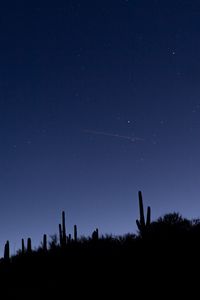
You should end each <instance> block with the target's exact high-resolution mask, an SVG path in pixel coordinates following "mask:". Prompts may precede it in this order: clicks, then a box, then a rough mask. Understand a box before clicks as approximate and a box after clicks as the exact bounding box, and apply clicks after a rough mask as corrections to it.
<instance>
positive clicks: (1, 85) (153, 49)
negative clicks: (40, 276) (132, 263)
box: [0, 0, 200, 252]
mask: <svg viewBox="0 0 200 300" xmlns="http://www.w3.org/2000/svg"><path fill="white" fill-rule="evenodd" d="M199 83H200V2H199V1H198V0H166V1H165V0H163V1H159V0H96V1H93V0H84V1H78V0H68V1H66V0H57V1H52V0H48V1H47V0H43V1H37V0H36V1H32V0H30V1H25V0H24V1H22V0H16V1H14V0H10V1H1V4H0V142H1V144H0V248H1V249H0V251H2V249H3V244H4V243H5V241H6V240H7V239H9V240H10V241H11V251H13V252H15V251H16V250H17V249H18V247H19V245H20V240H21V238H22V237H24V238H27V237H29V236H31V237H32V239H33V243H34V245H35V246H38V245H39V243H40V241H41V239H42V234H43V233H47V234H49V235H50V234H54V233H56V232H57V231H58V223H59V222H60V215H61V211H62V210H65V211H66V218H67V220H66V223H67V230H68V233H69V232H72V227H73V225H74V224H77V226H78V230H79V235H86V236H87V235H90V234H91V232H92V231H93V230H94V229H95V228H96V227H98V228H99V231H100V233H103V234H104V233H108V234H110V233H112V234H124V233H127V232H136V225H135V219H136V218H137V216H138V197H137V193H138V190H142V191H143V197H144V202H145V206H146V205H150V206H151V207H152V217H153V219H155V218H157V217H158V216H160V215H162V214H164V213H167V212H172V211H178V212H180V213H181V214H182V215H183V216H185V217H188V218H197V217H199V216H200V189H199V186H200V154H199V153H200V151H199V150H200V139H199V136H200V84H199Z"/></svg>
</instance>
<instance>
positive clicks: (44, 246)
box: [42, 234, 47, 251]
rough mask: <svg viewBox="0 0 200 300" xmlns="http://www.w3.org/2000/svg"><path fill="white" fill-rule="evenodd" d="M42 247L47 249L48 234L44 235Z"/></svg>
mask: <svg viewBox="0 0 200 300" xmlns="http://www.w3.org/2000/svg"><path fill="white" fill-rule="evenodd" d="M42 248H43V250H44V251H47V235H46V234H44V235H43V244H42Z"/></svg>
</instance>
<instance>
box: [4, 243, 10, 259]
mask: <svg viewBox="0 0 200 300" xmlns="http://www.w3.org/2000/svg"><path fill="white" fill-rule="evenodd" d="M4 259H5V261H9V260H10V244H9V241H7V242H6V243H5V246H4Z"/></svg>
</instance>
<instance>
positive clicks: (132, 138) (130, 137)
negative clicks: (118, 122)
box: [83, 129, 144, 142]
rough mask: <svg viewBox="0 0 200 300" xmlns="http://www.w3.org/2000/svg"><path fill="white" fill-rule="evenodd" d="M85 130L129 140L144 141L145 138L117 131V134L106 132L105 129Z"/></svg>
mask: <svg viewBox="0 0 200 300" xmlns="http://www.w3.org/2000/svg"><path fill="white" fill-rule="evenodd" d="M83 132H85V133H90V134H96V135H105V136H111V137H115V138H119V139H125V140H129V141H131V142H136V141H140V142H141V141H144V139H142V138H139V137H136V136H133V137H132V136H126V135H120V134H117V133H116V134H114V133H108V132H104V131H96V130H89V129H85V130H83Z"/></svg>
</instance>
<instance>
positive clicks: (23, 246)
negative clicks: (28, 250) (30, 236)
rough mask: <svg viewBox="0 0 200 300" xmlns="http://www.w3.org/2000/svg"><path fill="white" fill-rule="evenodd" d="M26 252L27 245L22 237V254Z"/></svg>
mask: <svg viewBox="0 0 200 300" xmlns="http://www.w3.org/2000/svg"><path fill="white" fill-rule="evenodd" d="M24 253H25V245H24V239H22V254H24Z"/></svg>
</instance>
